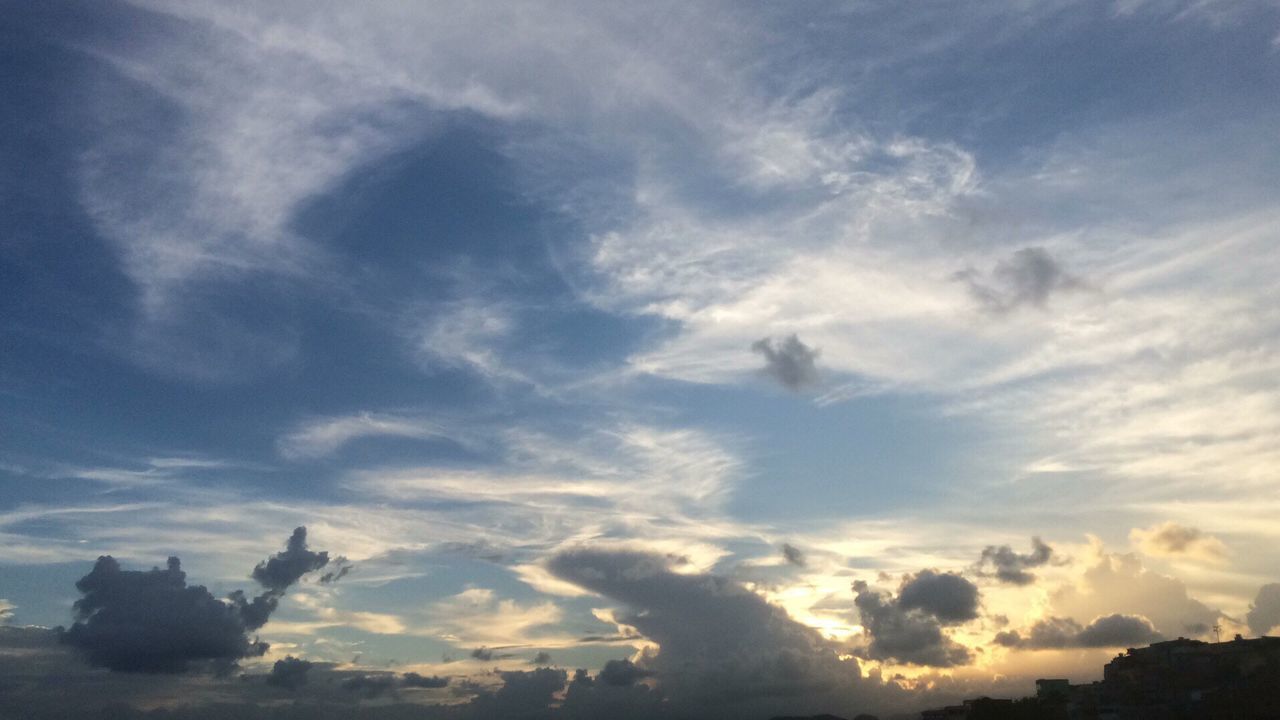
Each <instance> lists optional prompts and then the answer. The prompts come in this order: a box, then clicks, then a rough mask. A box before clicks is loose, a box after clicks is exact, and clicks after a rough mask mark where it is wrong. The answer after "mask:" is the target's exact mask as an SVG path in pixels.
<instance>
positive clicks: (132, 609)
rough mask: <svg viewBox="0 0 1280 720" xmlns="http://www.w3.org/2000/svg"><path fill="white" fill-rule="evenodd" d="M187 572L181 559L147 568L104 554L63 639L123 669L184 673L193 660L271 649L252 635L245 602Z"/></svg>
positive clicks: (84, 584)
mask: <svg viewBox="0 0 1280 720" xmlns="http://www.w3.org/2000/svg"><path fill="white" fill-rule="evenodd" d="M186 577H187V576H186V573H184V572H183V571H182V569H181V566H180V563H179V560H178V558H176V557H171V558H169V563H168V565H167V567H166V568H165V569H163V570H162V569H160V568H152V569H151V570H145V571H141V570H121V569H120V564H119V563H118V562H116V560H115V558H112V557H110V556H103V557H100V558H98V561H97V563H95V564H94V566H93V570H91V571H90V572H89V574H88V575H85V576H84V577H83V578H81V579H80V580H79V581H77V582H76V589H78V590H79V591H80V592H81V593H83V594H84V597H82V598H81V599H79V600H77V601H76V603H75V613H76V622H75V623H74V624H73V625H72V626H71V628H70V629H69V630H67V632H66V633H65V634H64V635H63V641H64V642H66V643H68V644H70V645H72V646H74V647H77V648H79V649H81V650H83V651H84V652H85V656H86V659H87V660H88V661H89V662H90V663H91V664H93V665H97V666H100V667H105V668H108V669H110V670H115V671H121V672H147V673H174V672H183V671H185V670H187V668H188V665H189V664H190V663H191V662H193V661H201V660H204V661H222V662H235V661H237V660H239V659H241V658H245V657H253V656H257V655H262V654H263V653H264V652H266V650H267V645H266V643H262V642H257V641H250V640H249V638H248V637H247V635H246V633H247V631H248V630H249V629H250V628H249V627H248V626H247V625H246V622H245V619H244V617H243V616H242V615H241V611H240V607H238V606H237V605H235V604H229V603H224V602H222V601H221V600H218V599H217V598H215V597H214V596H213V595H212V594H210V593H209V591H208V590H206V589H205V588H204V586H203V585H193V586H190V587H188V586H187V583H186Z"/></svg>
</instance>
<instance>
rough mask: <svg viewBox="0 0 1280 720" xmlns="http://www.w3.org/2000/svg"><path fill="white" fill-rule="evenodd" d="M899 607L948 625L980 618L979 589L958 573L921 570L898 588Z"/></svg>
mask: <svg viewBox="0 0 1280 720" xmlns="http://www.w3.org/2000/svg"><path fill="white" fill-rule="evenodd" d="M898 605H899V606H901V607H902V608H903V609H905V610H921V611H924V612H925V613H928V614H930V615H932V616H934V617H936V618H938V620H940V621H941V622H942V623H943V624H944V625H951V624H955V623H962V622H965V621H968V620H973V619H975V618H977V617H978V588H977V586H976V585H974V584H973V583H971V582H969V581H968V580H965V579H964V578H962V577H960V576H959V575H956V574H955V573H940V572H937V571H934V570H921V571H920V572H918V573H916V574H915V575H914V576H911V577H909V578H907V579H906V580H905V581H904V582H903V583H902V586H901V587H900V588H898Z"/></svg>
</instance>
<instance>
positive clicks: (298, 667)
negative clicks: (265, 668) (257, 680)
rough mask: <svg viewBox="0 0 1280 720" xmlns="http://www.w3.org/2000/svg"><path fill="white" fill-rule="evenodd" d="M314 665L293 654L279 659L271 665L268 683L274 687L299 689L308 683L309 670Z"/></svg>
mask: <svg viewBox="0 0 1280 720" xmlns="http://www.w3.org/2000/svg"><path fill="white" fill-rule="evenodd" d="M312 665H313V663H310V662H308V661H306V660H302V659H300V658H296V657H294V656H292V655H290V656H288V657H286V658H285V659H283V660H277V661H276V664H275V665H273V666H272V667H271V674H270V675H267V680H266V683H267V684H268V685H270V686H272V687H278V688H284V689H286V690H297V689H298V688H300V687H302V686H303V685H306V684H307V671H308V670H310V669H311V667H312Z"/></svg>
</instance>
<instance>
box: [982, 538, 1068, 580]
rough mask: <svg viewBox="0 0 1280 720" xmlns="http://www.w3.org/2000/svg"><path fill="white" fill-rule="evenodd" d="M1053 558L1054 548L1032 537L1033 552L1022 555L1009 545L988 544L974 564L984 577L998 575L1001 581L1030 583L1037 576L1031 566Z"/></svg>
mask: <svg viewBox="0 0 1280 720" xmlns="http://www.w3.org/2000/svg"><path fill="white" fill-rule="evenodd" d="M1052 558H1053V548H1052V547H1050V546H1049V545H1048V544H1046V543H1045V542H1044V541H1043V540H1041V539H1040V538H1038V537H1033V538H1031V552H1030V553H1029V554H1026V555H1020V554H1018V553H1016V552H1014V551H1013V548H1011V547H1009V546H1008V545H1001V546H999V547H996V546H995V545H988V546H987V547H986V548H985V549H983V551H982V558H981V559H980V560H979V561H978V563H977V565H975V566H974V568H975V570H976V571H977V572H978V574H979V575H981V576H983V577H992V576H994V577H996V578H997V579H998V580H1000V582H1005V583H1010V584H1013V585H1030V584H1031V583H1033V582H1035V580H1036V576H1035V575H1034V574H1033V573H1031V572H1028V570H1029V569H1030V568H1036V567H1040V566H1041V565H1044V564H1046V563H1048V562H1049V560H1050V559H1052Z"/></svg>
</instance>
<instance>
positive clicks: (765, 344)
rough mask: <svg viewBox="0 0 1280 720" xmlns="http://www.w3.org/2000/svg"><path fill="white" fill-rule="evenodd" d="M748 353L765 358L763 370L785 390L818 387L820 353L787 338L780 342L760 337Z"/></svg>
mask: <svg viewBox="0 0 1280 720" xmlns="http://www.w3.org/2000/svg"><path fill="white" fill-rule="evenodd" d="M751 350H752V351H753V352H757V353H759V354H761V355H763V356H764V368H763V371H764V373H765V374H766V375H768V376H769V377H771V378H773V379H774V380H777V381H778V382H779V383H781V384H782V386H783V387H785V388H787V389H788V390H802V389H804V388H806V387H810V386H812V385H816V384H818V380H819V377H818V365H817V360H818V355H819V354H820V351H819V350H817V349H815V348H811V347H809V346H808V345H805V344H804V343H803V342H801V341H800V338H799V337H797V336H795V335H789V336H787V337H785V338H783V339H782V340H781V341H780V342H776V341H775V340H774V339H773V338H762V339H760V340H757V341H755V342H754V343H752V344H751Z"/></svg>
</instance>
